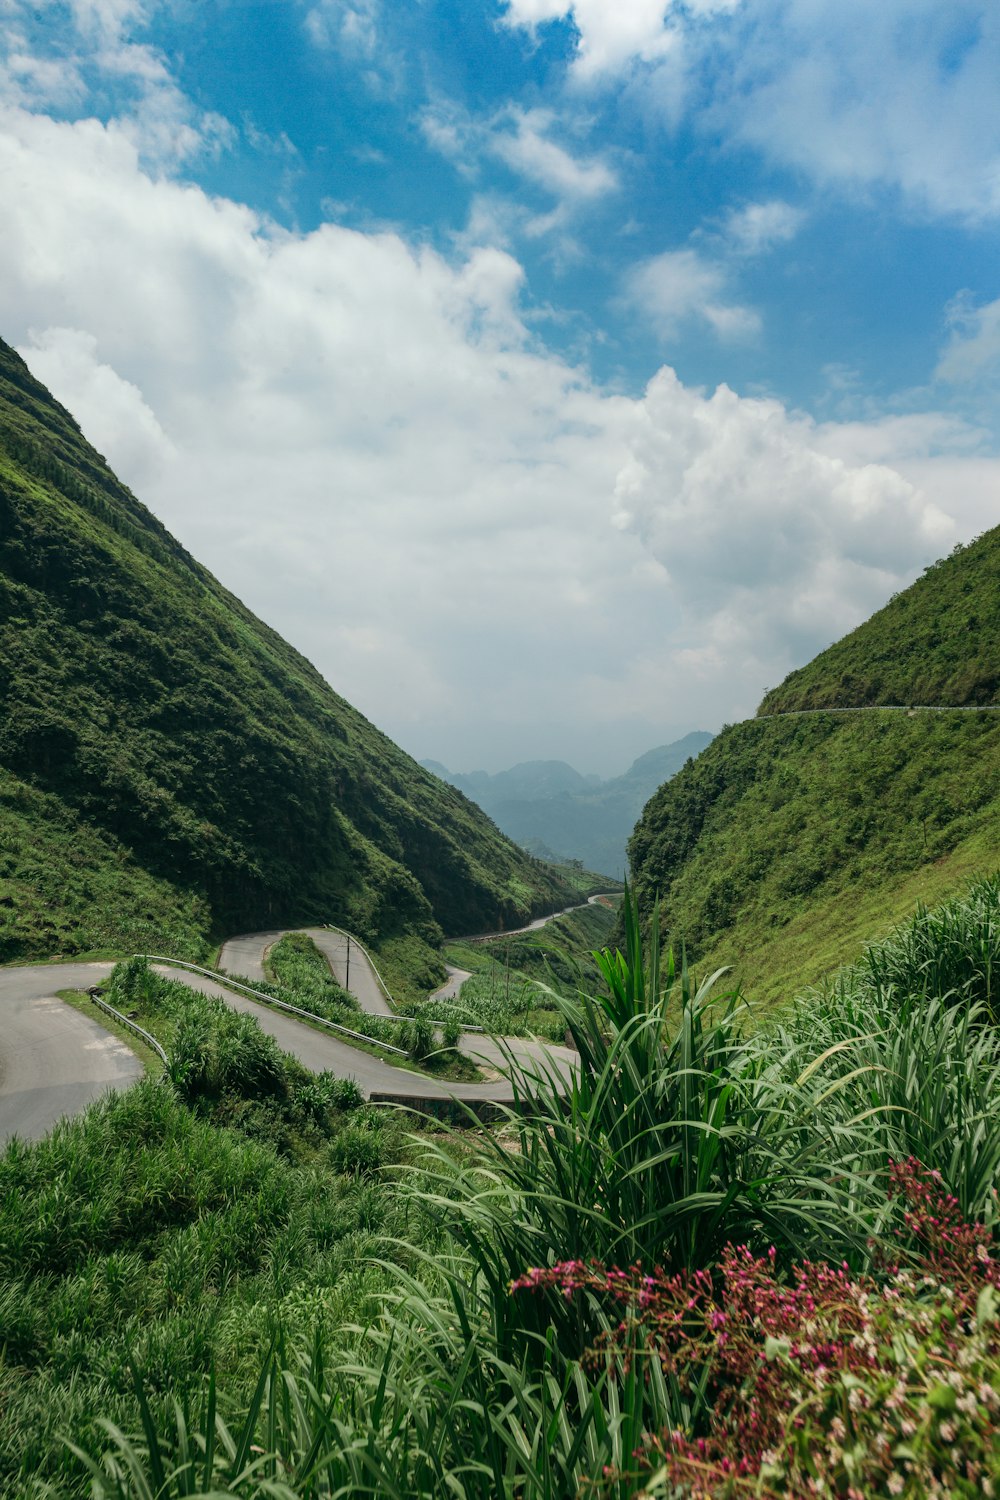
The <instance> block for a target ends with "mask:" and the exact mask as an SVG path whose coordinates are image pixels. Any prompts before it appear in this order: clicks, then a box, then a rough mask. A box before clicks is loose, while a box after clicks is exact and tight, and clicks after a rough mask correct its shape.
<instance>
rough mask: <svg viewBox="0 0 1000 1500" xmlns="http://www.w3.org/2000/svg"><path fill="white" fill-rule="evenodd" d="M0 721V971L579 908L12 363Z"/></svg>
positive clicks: (2, 526) (0, 409)
mask: <svg viewBox="0 0 1000 1500" xmlns="http://www.w3.org/2000/svg"><path fill="white" fill-rule="evenodd" d="M0 703H2V705H3V715H2V719H0V881H2V882H3V885H2V887H0V912H2V913H3V914H4V921H5V927H4V928H2V929H0V958H5V959H10V958H13V957H15V956H21V955H25V954H29V953H38V952H45V951H49V950H50V949H51V947H52V946H53V944H55V945H57V946H59V947H60V948H61V949H62V950H64V951H71V950H72V949H73V948H83V947H90V946H93V945H94V944H95V943H104V944H111V945H112V946H114V945H116V944H121V945H129V944H131V943H132V942H134V940H135V933H136V931H137V930H138V929H144V930H146V931H147V932H149V934H150V936H152V934H153V933H155V932H162V933H164V934H171V933H172V934H174V936H175V937H176V939H177V941H178V942H180V943H181V944H182V945H183V944H186V945H187V946H188V947H189V948H190V947H191V946H192V945H195V946H197V944H198V943H199V942H201V943H203V942H204V941H205V936H206V934H207V932H208V930H209V929H210V928H212V929H214V930H221V929H226V930H229V931H232V930H236V929H238V928H240V927H245V926H251V925H255V924H259V923H264V922H267V923H270V922H273V921H277V920H281V921H306V920H311V921H321V920H335V921H337V920H339V921H342V922H346V923H350V924H351V925H352V926H354V927H355V928H356V929H357V930H359V931H360V932H362V933H363V934H365V935H367V937H368V938H369V939H370V940H373V941H376V942H377V941H379V940H385V939H387V938H389V937H393V936H396V935H400V934H407V933H413V934H417V935H419V936H420V937H421V938H423V939H429V940H434V939H435V938H436V936H437V935H438V931H439V925H440V926H441V927H444V928H446V929H448V930H452V931H469V930H475V929H482V928H484V927H490V926H493V925H500V926H504V925H508V926H509V925H512V924H515V923H517V922H519V921H520V920H522V919H523V917H524V916H525V915H526V914H529V913H535V912H537V911H539V910H542V909H551V908H552V907H554V906H557V905H560V904H563V903H564V901H565V900H566V899H568V896H569V892H568V890H567V888H566V887H565V886H564V885H563V883H562V882H561V881H560V879H559V878H558V877H557V876H555V875H554V874H553V873H552V872H551V871H548V870H547V869H546V868H545V867H544V866H541V865H540V864H539V863H538V862H537V861H534V860H532V859H531V858H530V857H529V856H526V855H525V854H524V853H523V852H522V851H521V850H519V849H517V848H516V847H515V846H514V845H512V844H511V843H510V842H509V841H508V840H507V839H505V838H503V837H502V836H501V835H500V834H499V833H498V831H497V830H496V828H495V827H493V825H492V824H491V823H490V822H489V821H488V819H486V818H485V817H484V816H483V814H482V813H481V812H480V810H479V809H478V808H476V807H474V806H473V805H472V804H471V803H469V802H468V801H467V800H466V799H465V798H464V797H463V796H462V795H461V794H460V793H459V792H458V791H456V790H454V789H452V788H450V787H446V786H444V785H443V784H442V783H441V782H440V781H438V780H437V778H435V777H433V776H431V775H429V774H428V773H427V772H425V771H423V770H422V769H421V768H420V767H419V766H418V765H417V764H416V762H415V761H413V760H411V759H410V758H409V757H408V756H407V755H405V754H404V753H403V752H402V751H401V750H400V749H399V748H398V747H397V746H396V745H394V744H393V743H392V742H391V741H390V740H389V739H387V738H386V736H385V735H383V734H381V733H380V732H379V731H378V730H376V729H375V728H374V727H373V726H372V725H371V724H370V723H368V721H367V720H365V719H364V718H363V717H362V715H361V714H359V713H357V711H356V710H354V709H353V708H351V706H350V705H349V704H348V703H346V702H345V701H344V700H343V699H342V698H340V697H338V696H337V694H336V693H334V692H333V691H331V689H330V688H329V687H328V686H327V684H326V683H325V682H324V681H323V679H322V678H321V677H320V675H319V673H318V672H316V670H315V669H314V668H313V667H312V666H311V665H310V664H309V663H308V662H307V661H306V660H305V659H304V658H302V657H301V656H299V655H298V653H297V652H295V651H294V650H293V649H292V648H291V647H290V646H288V645H287V644H286V643H285V642H284V641H283V640H282V639H281V638H280V637H279V636H278V635H276V634H275V633H274V632H273V631H272V630H270V629H269V628H268V627H267V626H266V625H263V624H262V623H261V622H260V621H259V620H257V619H255V618H254V616H253V615H252V614H251V613H250V612H249V611H248V610H247V609H245V608H244V606H243V605H242V604H241V603H240V602H239V601H238V600H237V599H235V598H233V596H232V595H230V594H228V593H227V592H226V590H225V589H223V588H222V587H221V585H219V584H218V583H217V582H216V581H215V579H213V578H212V576H211V575H210V574H209V573H208V572H207V571H206V570H205V569H204V568H202V567H201V566H200V565H199V564H198V563H196V562H195V561H194V559H193V558H191V557H190V556H189V555H188V554H187V553H186V552H185V551H184V549H183V548H182V547H181V546H180V545H179V544H178V543H177V542H176V541H174V539H173V538H172V537H171V536H170V535H169V534H168V533H167V532H166V530H165V529H164V528H163V527H162V526H161V525H160V524H159V522H158V521H156V520H155V518H154V517H153V516H152V515H151V514H150V513H149V512H148V511H147V510H146V509H145V508H144V507H143V506H142V505H141V504H140V503H139V502H138V501H137V500H136V499H135V497H134V496H133V495H132V494H130V492H129V491H128V490H127V489H125V488H124V486H122V485H121V484H120V483H119V482H118V481H117V480H116V479H115V477H114V475H113V474H112V473H111V471H110V470H109V469H108V467H107V465H106V464H105V463H104V461H103V459H101V458H100V457H99V455H98V454H96V453H95V452H94V451H93V449H92V448H90V447H89V445H88V444H87V443H86V442H85V440H84V439H83V437H82V436H81V434H80V431H79V429H78V427H77V425H76V423H75V422H74V421H73V419H72V417H71V416H70V415H69V413H68V412H66V411H65V410H64V409H63V408H62V407H60V406H59V405H58V404H57V403H56V402H55V401H54V400H53V399H52V397H51V396H50V395H49V394H48V392H47V391H46V390H45V389H44V387H43V386H41V385H40V384H39V383H38V382H37V381H35V380H34V379H33V378H32V376H31V375H30V373H29V371H28V369H27V367H26V366H25V365H24V364H23V362H22V361H21V360H20V359H19V358H18V356H17V355H16V354H15V353H14V352H13V350H11V349H10V348H8V347H7V345H5V344H3V343H2V342H0ZM61 893H62V894H61ZM67 903H69V904H70V905H71V906H73V907H74V908H75V910H74V911H72V912H70V913H69V914H67ZM95 907H99V911H96V910H95V909H94V908H95Z"/></svg>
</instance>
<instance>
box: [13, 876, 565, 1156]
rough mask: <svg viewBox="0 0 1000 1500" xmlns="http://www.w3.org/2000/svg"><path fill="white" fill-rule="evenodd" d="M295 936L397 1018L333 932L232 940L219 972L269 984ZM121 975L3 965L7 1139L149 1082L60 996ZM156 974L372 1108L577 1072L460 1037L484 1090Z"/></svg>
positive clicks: (554, 1053)
mask: <svg viewBox="0 0 1000 1500" xmlns="http://www.w3.org/2000/svg"><path fill="white" fill-rule="evenodd" d="M585 904H586V903H581V905H585ZM568 909H569V910H573V909H574V908H568ZM563 914H564V913H561V912H554V913H553V914H552V917H548V918H542V919H539V921H536V922H534V923H532V924H531V927H530V928H525V929H521V930H524V931H531V930H534V929H536V928H537V927H539V926H542V925H544V922H546V921H551V920H553V918H554V917H556V916H561V915H563ZM286 931H297V932H301V931H305V932H307V933H308V935H309V936H310V937H311V938H312V940H313V942H314V943H315V944H316V946H317V947H318V948H319V949H320V951H321V952H322V953H323V954H324V956H325V957H326V959H327V961H328V962H329V964H330V967H331V969H332V971H333V974H334V977H335V978H336V979H337V980H338V982H339V983H340V984H343V985H344V988H345V989H350V991H351V993H352V994H353V995H354V996H355V997H356V998H357V1000H358V1003H359V1004H360V1006H361V1009H362V1010H365V1011H368V1012H369V1013H370V1014H375V1015H393V1014H395V1012H394V1011H393V1009H392V1006H391V1005H390V1004H389V1002H388V1000H387V998H386V995H385V991H384V989H383V986H382V985H381V983H380V981H379V978H378V975H377V974H376V972H375V969H374V966H373V964H372V962H371V960H370V958H369V956H368V954H367V953H366V951H365V949H364V948H363V947H362V946H361V944H360V943H359V942H358V941H357V939H356V938H352V937H349V936H348V934H347V933H343V932H340V931H337V930H335V929H331V928H323V927H311V928H286V929H282V930H281V931H275V932H257V933H249V934H245V935H244V936H242V937H236V938H231V939H230V940H229V941H228V942H227V943H226V944H225V945H224V946H223V949H222V952H221V953H220V956H219V967H220V968H221V969H223V970H224V971H225V972H226V973H227V974H232V975H240V976H243V977H244V978H246V979H248V980H250V981H251V982H252V981H253V980H255V979H256V980H261V979H263V978H264V967H263V966H264V956H265V954H266V952H267V950H268V948H269V947H271V945H272V944H273V943H276V942H277V941H278V939H279V938H280V937H282V936H283V935H284V933H285V932H286ZM496 936H499V937H503V936H509V934H504V933H499V934H496ZM348 958H349V963H350V972H349V973H348ZM113 967H114V966H113V964H111V963H68V964H63V963H54V964H34V965H31V966H28V967H19V968H7V969H0V1142H3V1141H6V1140H9V1139H10V1138H11V1137H12V1136H15V1135H17V1136H20V1137H21V1138H22V1139H26V1140H34V1139H37V1138H39V1137H41V1136H43V1135H45V1134H46V1133H47V1132H48V1131H49V1130H51V1128H52V1126H53V1125H54V1124H55V1123H56V1122H57V1121H58V1120H60V1119H62V1118H63V1117H64V1116H66V1115H72V1114H76V1113H78V1112H79V1111H80V1110H81V1109H83V1108H84V1107H85V1106H86V1105H87V1104H89V1103H90V1102H91V1101H92V1100H94V1099H97V1098H99V1097H100V1096H101V1095H102V1094H105V1093H107V1091H108V1090H109V1089H115V1088H125V1087H127V1086H128V1085H129V1084H130V1083H134V1082H135V1080H136V1079H137V1078H139V1077H141V1076H142V1072H143V1067H142V1064H141V1062H140V1061H139V1059H138V1058H137V1057H136V1055H135V1054H134V1053H133V1052H132V1051H131V1049H130V1048H129V1047H128V1046H126V1045H125V1043H124V1042H122V1041H119V1039H118V1038H117V1037H115V1036H112V1035H111V1034H110V1033H109V1032H108V1031H106V1030H105V1029H104V1027H103V1026H101V1025H99V1024H98V1023H97V1022H96V1021H94V1020H91V1019H90V1018H89V1017H88V1016H85V1015H83V1014H81V1012H79V1011H77V1010H75V1009H73V1007H72V1006H69V1005H66V1004H65V1003H64V1002H63V1001H61V1000H60V999H59V998H58V995H57V991H59V990H86V989H89V988H90V987H91V986H92V985H95V984H98V983H99V982H100V981H101V980H102V979H105V978H106V977H107V976H108V975H109V974H110V973H111V970H112V968H113ZM155 968H156V970H157V972H158V973H161V974H164V975H167V976H168V977H169V978H171V979H178V980H180V981H181V982H182V983H183V984H186V985H188V986H189V987H190V988H191V989H193V990H196V991H198V992H199V993H200V994H204V995H215V996H218V997H219V998H220V999H222V1000H224V1001H225V1003H226V1004H227V1005H229V1006H231V1007H232V1008H233V1009H234V1010H238V1011H242V1012H243V1013H244V1014H247V1015H251V1016H253V1018H254V1019H255V1020H256V1021H257V1022H258V1024H259V1025H260V1027H261V1029H262V1030H264V1031H266V1032H267V1033H268V1035H269V1036H272V1037H274V1039H275V1041H276V1042H277V1043H278V1045H279V1047H281V1048H282V1049H283V1050H284V1051H286V1052H290V1053H291V1054H292V1056H293V1057H297V1058H298V1059H299V1061H300V1062H301V1063H303V1065H304V1066H305V1067H307V1068H309V1069H310V1070H311V1071H312V1072H315V1073H320V1072H324V1071H330V1072H332V1073H336V1074H337V1075H338V1076H340V1077H344V1078H353V1079H355V1081H356V1082H357V1084H358V1087H359V1088H360V1089H361V1091H362V1093H363V1094H364V1095H365V1096H366V1097H367V1098H368V1099H370V1100H372V1101H374V1102H390V1101H392V1102H397V1101H398V1102H401V1103H407V1102H409V1103H412V1104H415V1105H417V1104H419V1105H420V1106H421V1107H422V1108H429V1109H432V1110H433V1109H434V1108H435V1107H437V1106H444V1107H448V1106H450V1105H452V1104H454V1103H455V1102H456V1101H458V1102H462V1103H467V1104H475V1103H483V1104H512V1103H513V1102H514V1097H515V1095H514V1088H513V1085H512V1084H511V1080H510V1076H509V1073H510V1069H511V1065H512V1063H513V1065H514V1067H515V1070H516V1071H518V1072H523V1073H524V1074H525V1075H526V1076H527V1077H528V1078H530V1075H531V1072H532V1070H533V1069H534V1068H537V1067H538V1066H539V1065H541V1066H543V1067H545V1068H546V1069H552V1068H554V1069H555V1070H557V1071H558V1072H560V1073H561V1074H562V1075H563V1076H564V1077H568V1076H569V1074H570V1072H571V1070H572V1068H573V1066H574V1056H575V1054H574V1053H572V1052H570V1051H569V1050H568V1049H567V1048H565V1047H557V1046H551V1045H543V1044H542V1043H540V1042H532V1041H528V1040H524V1039H522V1038H515V1037H511V1038H509V1039H507V1040H506V1041H497V1040H495V1039H494V1038H492V1037H487V1036H479V1035H475V1036H468V1035H466V1036H463V1037H462V1039H461V1042H460V1047H461V1050H462V1051H463V1052H464V1053H466V1055H467V1056H469V1057H471V1058H472V1059H473V1060H474V1061H475V1062H477V1063H478V1064H479V1065H480V1066H481V1067H482V1068H483V1070H484V1072H485V1073H486V1074H487V1075H490V1074H493V1075H494V1076H493V1077H492V1078H489V1077H488V1081H486V1082H483V1083H453V1082H450V1081H446V1080H441V1079H436V1078H429V1077H426V1076H425V1075H423V1074H420V1073H415V1072H412V1071H410V1070H409V1069H407V1068H400V1067H394V1066H393V1065H392V1064H391V1063H389V1062H385V1061H383V1060H382V1059H381V1058H379V1057H376V1056H374V1055H372V1054H371V1053H369V1052H366V1051H362V1050H361V1049H359V1048H357V1047H352V1046H351V1045H349V1044H348V1043H347V1042H343V1041H341V1040H340V1039H339V1038H338V1037H335V1036H332V1035H330V1033H328V1032H326V1031H323V1030H322V1029H320V1028H319V1027H317V1026H313V1025H310V1024H309V1023H308V1022H305V1021H300V1020H296V1019H295V1018H294V1017H293V1016H290V1015H286V1014H284V1013H283V1012H281V1011H279V1010H275V1009H273V1008H272V1007H271V1006H269V1005H267V1004H264V1003H263V1002H261V1001H256V1000H253V999H251V998H250V997H249V996H245V995H241V994H239V993H237V992H236V991H235V990H233V989H230V988H228V987H227V986H226V985H225V983H224V981H223V980H219V979H213V978H210V977H208V976H207V975H200V974H193V973H190V972H189V971H187V970H185V969H181V968H175V967H173V966H171V965H170V964H169V963H167V962H164V963H159V962H158V963H156V965H155ZM449 975H450V978H449V983H448V985H446V986H442V989H441V990H440V991H438V992H437V993H438V994H439V995H440V994H443V993H444V991H445V990H447V989H448V988H449V987H452V989H451V992H452V993H457V991H458V989H459V988H460V987H461V983H462V980H463V978H465V977H466V975H465V972H464V971H463V970H449Z"/></svg>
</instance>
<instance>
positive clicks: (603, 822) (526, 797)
mask: <svg viewBox="0 0 1000 1500" xmlns="http://www.w3.org/2000/svg"><path fill="white" fill-rule="evenodd" d="M711 739H712V736H711V735H710V734H709V733H707V731H704V730H693V731H691V733H689V734H687V735H684V736H683V737H682V738H681V739H679V740H674V741H672V742H671V743H670V744H668V745H658V746H655V747H654V748H653V749H652V750H647V751H646V752H645V753H644V754H643V755H640V756H639V757H637V759H636V760H634V761H633V762H632V764H631V765H630V766H629V767H628V769H627V770H626V771H624V772H623V773H622V774H621V775H620V776H613V777H609V778H608V779H607V780H602V779H601V778H600V777H598V776H584V775H582V774H581V773H580V772H579V771H577V770H576V769H575V768H574V767H573V766H570V765H569V764H567V762H566V761H556V760H532V761H521V762H519V763H518V765H516V766H512V767H511V768H510V769H509V770H506V771H499V772H497V773H496V774H494V775H490V774H489V773H488V772H486V771H471V772H465V773H462V772H453V771H449V770H448V769H447V767H446V766H444V765H442V764H441V762H440V761H426V760H424V761H421V765H423V766H424V767H425V768H427V769H430V770H432V771H433V772H434V774H435V775H438V776H441V777H442V779H444V780H446V781H448V782H449V783H450V784H451V785H452V786H456V787H458V788H459V789H460V790H462V791H463V792H464V793H465V794H466V796H467V797H471V798H472V799H473V801H475V802H478V803H479V805H480V806H481V807H482V808H483V809H484V811H485V812H487V813H488V814H489V816H490V817H491V818H492V819H493V821H494V822H495V823H496V824H497V826H498V827H499V828H501V829H502V830H503V831H504V832H505V833H507V834H508V835H509V836H510V837H511V838H513V839H515V840H516V841H517V842H518V843H520V844H522V845H523V846H526V847H528V848H531V849H533V850H534V851H535V852H536V853H540V852H542V850H543V849H544V850H547V851H548V854H547V855H546V857H550V856H551V857H557V858H559V859H578V860H581V861H582V863H583V864H584V865H585V866H586V867H587V869H590V870H597V871H602V872H603V873H604V874H606V875H610V876H613V877H614V878H616V879H617V878H619V877H620V876H621V874H622V873H623V871H624V868H625V846H626V840H627V838H628V836H629V833H630V832H631V830H632V828H633V826H634V824H635V821H636V818H637V817H638V815H639V814H640V812H641V811H642V808H643V806H644V804H645V803H646V802H647V801H648V800H649V798H650V797H651V796H652V795H653V794H654V792H655V791H656V790H657V788H658V787H659V786H660V785H661V784H662V783H663V782H664V781H666V780H667V779H668V778H669V777H670V776H672V775H674V774H675V773H676V772H677V771H679V770H680V768H681V766H683V765H684V763H685V761H686V760H688V759H689V758H690V757H691V756H694V755H697V754H699V752H700V751H701V750H703V749H704V748H705V746H706V745H708V744H709V743H710V742H711Z"/></svg>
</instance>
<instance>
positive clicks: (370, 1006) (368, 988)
mask: <svg viewBox="0 0 1000 1500" xmlns="http://www.w3.org/2000/svg"><path fill="white" fill-rule="evenodd" d="M288 932H304V933H306V935H307V936H308V937H311V938H312V940H313V942H314V943H315V944H316V947H317V948H318V949H319V951H320V952H321V953H322V954H323V957H324V958H325V959H326V961H327V963H328V964H329V965H330V968H331V970H332V971H333V977H334V979H335V980H336V981H337V983H338V984H340V985H343V987H344V989H345V990H350V992H351V994H352V995H354V996H355V998H356V999H357V1002H358V1004H359V1005H360V1006H361V1009H362V1010H366V1011H367V1012H368V1014H369V1015H370V1016H393V1015H395V1014H396V1013H395V1011H394V1010H393V1008H392V1006H391V1005H390V1004H389V1003H388V1001H387V1000H386V998H385V995H384V994H383V992H382V986H381V985H380V984H379V982H378V980H377V978H376V977H375V974H374V972H373V970H372V966H371V963H370V961H369V960H368V959H367V958H366V956H365V952H364V949H363V948H362V947H361V946H360V945H359V943H358V940H357V938H352V937H349V936H348V935H347V933H345V932H339V931H337V929H336V928H333V927H285V928H282V929H281V931H280V932H250V933H246V934H244V936H243V937H237V938H230V939H229V941H228V942H226V943H223V945H222V951H221V952H220V954H219V968H220V969H223V970H224V971H225V973H227V974H232V975H233V976H234V978H235V977H236V976H238V975H240V974H242V975H243V976H244V977H245V978H247V979H250V980H255V979H257V980H259V979H263V978H264V957H265V955H266V953H267V950H268V949H269V948H273V947H274V944H275V943H276V942H277V941H278V939H279V938H282V937H284V936H285V935H286V933H288Z"/></svg>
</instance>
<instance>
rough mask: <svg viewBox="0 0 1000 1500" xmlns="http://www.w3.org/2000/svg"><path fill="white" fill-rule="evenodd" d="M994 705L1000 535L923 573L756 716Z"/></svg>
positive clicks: (998, 677)
mask: <svg viewBox="0 0 1000 1500" xmlns="http://www.w3.org/2000/svg"><path fill="white" fill-rule="evenodd" d="M998 701H1000V527H995V528H994V529H993V530H992V531H987V532H986V533H985V534H984V535H983V536H981V537H978V538H977V539H976V540H975V541H974V542H970V543H969V545H968V546H966V547H961V546H960V547H956V548H955V550H954V552H953V553H952V554H951V556H950V557H947V558H943V559H942V560H941V561H940V562H937V563H934V564H933V565H932V566H931V567H929V568H926V569H925V570H924V574H923V577H922V578H918V579H917V581H916V583H914V584H913V585H912V587H910V588H908V589H905V590H904V591H903V592H902V593H901V594H897V595H896V596H895V597H894V598H893V599H890V601H889V603H888V604H887V605H886V606H885V608H884V609H880V610H879V611H878V613H877V614H875V615H872V617H871V619H870V620H866V621H865V623H864V624H863V625H859V626H858V628H857V630H853V631H852V632H851V634H850V635H846V636H844V638H843V640H841V641H838V642H837V643H836V645H833V646H831V647H830V648H829V650H827V651H822V652H821V653H820V654H819V656H817V657H814V659H813V660H812V661H811V662H810V663H809V664H808V666H805V667H800V668H799V670H798V671H796V672H791V673H789V675H788V676H787V677H786V678H785V680H784V682H783V683H782V684H781V686H780V687H779V688H775V689H774V691H773V692H770V693H768V694H767V696H766V697H765V699H764V701H763V703H762V704H761V706H760V708H759V709H758V710H757V712H758V714H759V715H765V714H776V713H788V712H790V711H793V710H796V709H805V708H829V707H831V706H847V707H851V706H854V705H861V704H873V703H951V704H973V703H996V702H998Z"/></svg>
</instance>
